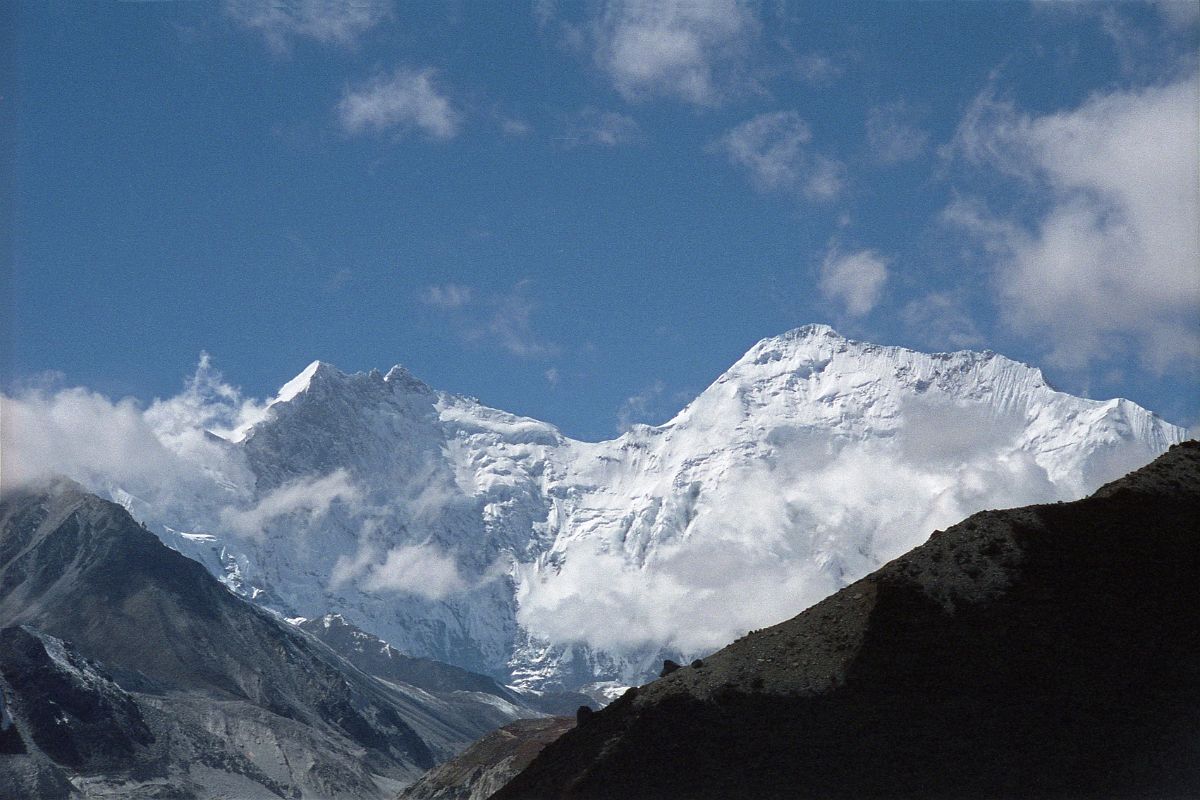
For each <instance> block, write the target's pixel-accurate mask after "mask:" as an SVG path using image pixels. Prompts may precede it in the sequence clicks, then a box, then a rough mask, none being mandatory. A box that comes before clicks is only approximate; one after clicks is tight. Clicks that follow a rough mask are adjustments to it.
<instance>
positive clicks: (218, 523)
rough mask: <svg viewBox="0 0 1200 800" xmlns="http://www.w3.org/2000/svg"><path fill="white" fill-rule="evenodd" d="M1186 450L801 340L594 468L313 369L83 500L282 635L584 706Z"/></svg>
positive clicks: (824, 342) (610, 451) (1112, 407)
mask: <svg viewBox="0 0 1200 800" xmlns="http://www.w3.org/2000/svg"><path fill="white" fill-rule="evenodd" d="M1183 437H1184V431H1183V430H1182V429H1180V428H1177V427H1175V426H1172V425H1169V424H1167V423H1165V422H1164V421H1162V420H1161V419H1159V418H1157V417H1155V416H1154V415H1153V414H1151V413H1149V412H1147V411H1145V410H1144V409H1142V408H1140V407H1138V406H1136V405H1134V404H1132V403H1130V402H1128V401H1125V400H1112V401H1107V402H1099V401H1093V400H1086V399H1081V398H1077V397H1072V396H1070V395H1066V394H1063V393H1060V392H1056V391H1054V390H1053V389H1052V388H1050V387H1049V386H1047V384H1046V382H1045V381H1044V380H1043V378H1042V375H1041V373H1040V372H1039V371H1038V370H1036V369H1034V368H1031V367H1028V366H1026V365H1023V364H1019V363H1017V362H1014V361H1011V360H1009V359H1006V358H1004V357H1002V356H999V355H996V354H994V353H973V352H959V353H950V354H933V355H928V354H923V353H917V352H914V351H911V350H905V349H902V348H896V347H881V346H876V345H871V344H865V343H861V342H855V341H852V340H849V339H846V338H844V337H842V336H839V335H838V334H837V333H836V332H834V331H833V330H831V329H830V328H828V327H826V326H820V325H812V326H806V327H804V328H799V329H797V330H795V331H792V332H790V333H787V334H784V335H782V336H779V337H774V338H770V339H765V340H763V341H762V342H759V343H758V344H757V345H755V346H754V347H753V348H752V349H751V350H750V351H749V352H748V353H747V354H746V355H745V356H744V357H743V358H742V359H740V360H739V361H738V362H737V363H736V364H734V365H733V366H732V367H731V368H730V369H729V370H728V371H727V372H726V373H725V374H724V375H722V376H721V377H720V378H719V379H717V381H716V382H715V383H713V384H712V385H711V386H710V387H709V388H708V389H706V390H705V391H704V392H703V393H702V394H701V395H700V396H699V397H698V398H696V399H695V400H694V401H693V402H692V403H691V404H689V405H688V406H687V407H686V408H684V409H683V410H682V411H681V412H680V413H679V414H678V415H676V417H675V418H674V419H672V420H670V421H669V422H667V423H665V424H663V425H660V426H655V427H651V426H644V425H639V426H634V428H633V429H631V430H629V431H627V432H626V433H624V434H623V435H621V436H620V437H618V438H616V439H614V440H611V441H604V442H581V441H575V440H572V439H570V438H568V437H565V436H563V435H562V434H561V433H560V432H559V431H557V430H556V429H555V428H554V427H553V426H551V425H548V424H545V423H542V422H538V421H536V420H532V419H528V418H524V417H519V416H515V415H512V414H508V413H505V412H503V411H498V410H496V409H492V408H488V407H486V406H484V405H481V404H480V403H479V402H477V401H475V400H473V399H470V398H465V397H460V396H456V395H450V394H445V393H442V392H437V391H435V390H433V389H431V388H430V387H428V386H426V385H425V384H424V383H422V382H421V381H420V380H418V379H417V378H415V377H414V376H413V375H411V374H410V373H409V372H407V371H406V370H404V369H403V368H401V367H395V368H393V369H392V370H391V371H389V372H388V373H387V374H382V373H379V372H376V371H373V372H370V373H360V374H354V375H347V374H344V373H341V372H339V371H338V370H336V369H335V368H333V367H332V366H330V365H328V364H324V363H321V362H315V363H314V364H312V365H311V366H310V367H309V368H307V369H306V370H304V371H303V372H302V373H301V374H300V375H298V376H297V377H296V378H295V379H293V380H292V381H290V382H288V383H287V384H286V385H285V386H284V387H283V388H282V389H281V390H280V393H279V395H278V396H277V397H276V398H275V399H274V401H273V402H272V403H271V404H270V406H269V408H268V409H267V410H266V412H265V414H264V416H263V418H262V419H261V420H260V421H258V422H257V423H255V424H254V425H252V426H249V427H247V428H245V429H243V430H239V431H238V432H237V434H236V435H232V436H230V437H228V439H220V438H218V437H216V436H210V437H208V439H207V440H206V441H205V442H204V443H203V445H204V448H206V449H205V453H206V454H207V455H206V457H205V460H203V461H202V462H198V466H197V469H196V479H195V480H194V481H191V482H189V483H188V484H187V488H186V490H185V489H178V490H176V489H164V488H162V487H156V486H142V487H129V486H122V485H119V484H118V483H111V484H109V485H106V486H104V487H97V488H98V489H103V490H104V491H107V492H108V494H109V496H111V497H112V498H113V499H115V500H117V501H118V502H121V503H122V504H123V505H125V506H126V507H127V508H129V509H130V511H131V512H132V513H133V514H134V515H135V516H136V517H138V518H139V519H141V520H143V521H144V522H146V523H147V524H148V525H150V526H151V528H152V529H153V530H154V532H155V533H157V534H158V535H159V536H160V537H161V538H162V539H163V541H165V542H166V543H167V544H169V545H170V546H171V547H173V548H175V549H177V550H179V551H180V552H182V553H184V554H185V555H188V556H189V557H191V558H194V559H196V560H198V561H200V562H201V563H202V564H204V565H205V566H206V567H207V568H208V570H209V571H210V572H211V573H212V574H213V575H215V576H217V577H218V578H220V579H221V580H222V581H223V582H225V583H226V585H228V586H229V587H230V588H232V589H234V590H235V591H237V592H238V593H240V594H242V595H243V596H246V597H248V598H251V599H253V600H255V601H256V602H258V603H260V604H262V605H264V606H266V607H268V608H271V609H273V610H275V611H277V612H279V613H281V614H283V615H285V616H288V617H305V618H309V619H316V618H320V617H323V616H324V615H325V614H327V613H330V612H334V613H337V614H340V615H341V616H342V617H343V618H344V619H346V620H347V621H348V622H350V623H352V624H353V625H355V626H357V627H359V628H361V629H363V630H365V631H367V632H369V633H371V634H373V635H375V636H378V637H379V638H381V639H382V640H384V641H387V642H389V643H390V644H391V645H393V646H394V647H395V648H397V650H399V651H402V652H404V653H407V654H409V655H412V656H415V657H428V658H434V659H437V660H439V661H446V662H450V663H453V664H456V665H458V666H460V667H463V668H466V669H469V670H473V671H476V672H482V673H485V674H487V675H490V676H492V677H494V678H496V679H497V680H498V681H500V682H501V683H504V684H510V685H515V686H519V687H525V688H537V689H559V690H561V689H568V690H575V689H580V688H585V689H586V690H587V691H589V692H604V691H616V690H619V688H620V687H621V686H623V685H628V684H629V683H635V682H640V681H641V680H644V679H645V678H646V677H647V676H649V675H652V674H653V673H654V671H655V670H656V667H657V665H658V664H659V663H660V662H661V660H662V659H663V658H665V657H670V658H675V659H686V658H687V657H689V656H690V655H693V654H695V653H699V652H706V651H708V650H711V649H712V648H714V647H716V646H718V645H719V644H720V643H721V642H724V641H728V640H729V639H731V638H733V637H735V636H737V635H739V634H740V633H743V632H744V631H746V630H748V629H751V628H754V627H760V626H762V625H765V624H770V623H773V622H776V621H778V620H780V619H784V618H786V617H788V616H789V615H791V614H794V613H795V611H796V610H797V609H801V608H804V607H807V606H808V605H810V604H812V603H814V602H816V601H818V600H820V599H821V598H823V597H825V596H827V595H829V594H830V593H832V592H834V591H836V590H838V589H839V588H841V587H843V586H845V585H846V584H848V583H849V582H851V581H853V580H855V579H857V578H859V577H861V576H863V575H866V574H867V573H869V572H870V571H871V570H873V569H875V568H877V567H878V566H880V565H881V564H883V563H885V562H886V561H887V560H889V559H891V558H894V557H895V556H897V555H899V554H901V553H903V552H905V551H906V550H907V549H909V548H911V547H912V546H914V545H916V544H917V543H919V542H920V541H921V539H922V538H923V536H924V535H925V533H926V532H927V531H929V530H931V529H933V528H937V527H943V526H945V525H947V524H949V523H951V522H953V521H954V520H956V519H961V518H962V517H963V516H966V515H967V514H970V513H973V512H975V511H978V510H981V509H984V508H989V507H992V508H994V507H1004V506H1012V505H1020V504H1025V503H1031V502H1048V501H1054V500H1066V499H1075V498H1078V497H1081V496H1083V495H1085V494H1086V493H1087V492H1089V491H1092V490H1094V489H1095V488H1097V487H1098V486H1100V485H1101V484H1102V483H1104V482H1105V481H1108V480H1112V479H1114V478H1116V477H1118V476H1120V475H1122V474H1124V473H1125V472H1127V471H1128V470H1129V469H1132V468H1134V467H1137V466H1140V465H1142V464H1145V463H1147V462H1149V461H1150V460H1151V459H1152V458H1154V457H1155V456H1156V455H1158V454H1159V453H1161V452H1163V451H1164V450H1165V449H1166V448H1167V447H1168V446H1169V445H1170V444H1172V443H1174V442H1178V441H1181V440H1182V439H1183ZM194 448H195V449H197V450H199V445H195V446H194ZM198 486H199V487H203V488H197V487H198ZM718 565H719V566H718Z"/></svg>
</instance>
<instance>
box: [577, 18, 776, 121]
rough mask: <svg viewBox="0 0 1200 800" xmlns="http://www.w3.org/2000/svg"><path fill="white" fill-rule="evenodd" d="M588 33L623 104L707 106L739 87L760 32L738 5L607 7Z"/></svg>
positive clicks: (599, 60) (602, 67)
mask: <svg viewBox="0 0 1200 800" xmlns="http://www.w3.org/2000/svg"><path fill="white" fill-rule="evenodd" d="M591 30H592V32H593V35H594V41H595V51H594V58H595V60H596V63H597V65H598V66H599V67H600V68H601V70H603V71H604V72H605V73H606V74H607V75H608V76H609V78H610V79H611V80H612V83H613V86H614V87H615V88H616V90H617V91H618V92H620V93H621V94H622V96H624V97H625V98H626V99H627V100H642V99H646V98H649V97H653V96H660V95H661V96H673V97H678V98H680V99H682V100H684V101H686V102H689V103H694V104H697V105H708V104H712V103H715V102H717V101H719V100H720V99H721V97H722V96H723V95H724V94H725V93H726V92H727V91H728V89H729V87H730V86H731V85H733V84H735V83H737V82H738V80H739V79H740V76H739V74H738V73H739V70H740V61H741V59H742V58H743V57H744V56H745V55H746V54H747V53H748V51H749V49H750V45H751V43H752V42H753V40H754V38H755V37H756V36H757V34H758V30H759V24H758V21H757V19H756V18H755V15H754V14H753V12H752V11H751V10H750V8H749V7H748V6H747V5H745V4H743V3H740V2H737V1H736V0H613V1H612V2H609V3H607V4H606V5H605V7H604V9H603V12H602V13H601V14H600V15H599V16H598V18H597V19H596V20H594V22H593V24H592V26H591Z"/></svg>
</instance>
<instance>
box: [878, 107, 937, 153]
mask: <svg viewBox="0 0 1200 800" xmlns="http://www.w3.org/2000/svg"><path fill="white" fill-rule="evenodd" d="M911 118H912V110H911V109H910V108H909V107H908V105H907V104H906V103H904V102H895V103H888V104H886V105H881V106H875V107H874V108H872V109H871V110H870V112H869V113H868V115H867V143H868V144H869V145H870V146H871V154H872V155H873V156H874V158H875V159H876V160H877V161H879V162H880V163H882V164H896V163H899V162H901V161H911V160H912V159H914V158H917V157H919V156H920V155H921V154H922V153H924V152H925V147H926V146H927V145H928V144H929V134H928V133H927V132H926V131H923V130H921V129H920V128H918V127H917V126H916V125H914V124H913V123H912V120H911Z"/></svg>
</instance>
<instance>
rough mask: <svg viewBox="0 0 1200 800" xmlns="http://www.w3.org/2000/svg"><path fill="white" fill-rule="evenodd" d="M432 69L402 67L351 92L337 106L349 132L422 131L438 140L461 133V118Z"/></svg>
mask: <svg viewBox="0 0 1200 800" xmlns="http://www.w3.org/2000/svg"><path fill="white" fill-rule="evenodd" d="M434 77H435V72H434V70H432V69H422V70H411V69H405V68H400V69H397V70H396V71H395V72H393V73H392V74H391V75H381V76H379V77H376V78H375V79H373V80H371V81H369V82H367V83H366V84H364V85H362V86H359V87H358V88H356V89H353V90H350V89H347V90H346V91H345V92H344V93H343V94H342V99H341V100H340V101H339V102H338V104H337V114H338V119H339V120H340V121H341V124H342V128H343V129H345V130H346V132H347V133H352V134H354V133H364V132H382V131H386V130H391V129H398V130H400V131H409V130H413V129H416V130H420V131H421V132H422V133H424V134H426V135H427V136H431V137H433V138H436V139H449V138H452V137H453V136H454V135H455V134H457V133H458V129H459V124H460V120H461V115H460V114H459V112H458V111H457V110H455V108H454V107H453V106H452V105H451V103H450V100H449V99H448V98H447V97H446V96H445V95H444V94H442V92H441V91H439V89H438V87H437V86H436V85H435V83H434Z"/></svg>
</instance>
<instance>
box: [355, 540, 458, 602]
mask: <svg viewBox="0 0 1200 800" xmlns="http://www.w3.org/2000/svg"><path fill="white" fill-rule="evenodd" d="M361 586H362V588H364V589H366V590H367V591H369V592H380V591H391V592H407V593H409V594H417V595H421V596H422V597H427V598H429V599H432V600H441V599H443V598H445V597H446V596H448V595H451V594H455V593H458V592H462V591H465V590H466V589H467V588H469V587H468V584H467V581H466V580H464V579H463V577H462V575H461V574H460V573H459V571H458V565H457V564H456V563H455V561H454V559H453V558H451V557H450V556H448V555H446V554H445V553H443V552H441V551H440V550H438V549H437V548H436V547H434V546H433V545H431V544H415V545H405V546H403V547H397V548H393V549H392V550H389V551H388V552H387V555H386V556H384V560H383V562H382V563H378V564H374V565H372V566H371V567H370V568H369V570H368V571H367V573H366V574H365V576H364V577H363V579H362V581H361Z"/></svg>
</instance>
